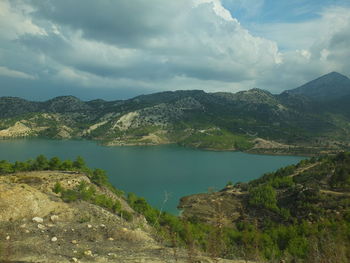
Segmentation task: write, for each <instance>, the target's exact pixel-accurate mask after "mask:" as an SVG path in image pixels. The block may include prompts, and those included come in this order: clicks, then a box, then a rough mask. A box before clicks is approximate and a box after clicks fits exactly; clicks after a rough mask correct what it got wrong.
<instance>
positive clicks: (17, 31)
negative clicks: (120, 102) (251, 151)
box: [0, 0, 350, 96]
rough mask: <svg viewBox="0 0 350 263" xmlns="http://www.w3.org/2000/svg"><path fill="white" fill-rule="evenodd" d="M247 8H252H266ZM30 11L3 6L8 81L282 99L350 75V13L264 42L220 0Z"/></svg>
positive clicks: (47, 6) (66, 0) (36, 4)
mask: <svg viewBox="0 0 350 263" xmlns="http://www.w3.org/2000/svg"><path fill="white" fill-rule="evenodd" d="M226 1H231V0H226ZM238 2H239V4H240V5H241V6H242V7H247V8H248V7H249V5H251V4H252V3H253V2H254V3H256V4H260V5H262V3H263V0H249V1H248V0H240V1H238ZM238 2H237V3H238ZM23 3H24V1H21V0H14V2H9V1H8V0H4V1H2V2H0V33H2V35H1V36H0V58H1V60H2V62H3V61H6V63H5V62H3V65H4V67H3V69H2V72H3V73H2V75H5V73H4V72H7V73H6V74H7V75H9V74H10V73H9V72H12V73H11V74H12V76H14V75H16V74H14V72H17V77H19V76H20V75H21V74H20V73H22V74H24V75H21V76H22V78H25V77H24V76H26V77H27V79H29V78H28V76H29V77H30V75H28V74H26V73H23V72H35V75H36V76H38V78H40V77H42V78H45V79H51V80H53V81H54V82H55V83H60V81H62V82H64V83H69V85H71V86H76V87H90V88H93V87H95V88H96V89H98V88H115V89H118V88H129V87H130V88H139V89H144V90H145V91H146V92H147V91H150V90H152V91H154V90H174V89H204V90H207V91H211V92H212V91H221V90H226V91H237V90H242V89H249V88H253V87H258V88H264V89H268V90H271V91H275V92H279V91H281V90H283V89H287V88H293V87H296V86H297V85H299V84H303V82H305V81H307V80H310V79H311V78H313V77H318V76H319V75H321V74H323V73H328V72H329V71H334V70H339V71H340V72H342V73H345V74H347V73H349V69H350V62H349V61H348V57H349V55H350V54H349V52H350V51H349V48H348V47H349V46H350V40H349V39H350V37H349V32H350V23H349V17H350V10H349V9H346V8H330V9H326V10H324V11H323V12H322V13H321V14H320V17H319V18H317V19H314V20H310V21H305V22H302V23H289V24H285V23H284V24H280V23H279V24H269V25H263V26H259V27H256V28H254V32H257V35H259V36H257V35H255V34H253V33H252V32H250V31H248V30H247V29H246V28H245V27H244V25H242V24H240V23H239V21H238V20H237V19H236V18H235V17H234V15H232V14H231V13H230V12H229V11H228V10H227V9H225V8H224V6H223V5H222V3H221V1H220V0H192V1H188V0H177V1H164V0H153V1H145V0H133V1H130V0H119V1H118V2H114V1H109V0H99V1H94V0H75V1H74V2H72V1H70V0H60V1H55V0H46V1H39V0H31V1H30V3H31V4H32V6H30V5H28V4H23ZM26 3H28V2H26ZM248 3H249V5H248ZM82 5H84V8H83V9H80V12H79V15H77V14H76V12H75V9H77V8H78V7H81V6H82ZM259 10H260V9H259V7H257V8H256V10H255V11H254V12H259ZM279 46H282V47H283V49H282V51H281V49H279ZM10 68H12V69H20V70H21V71H14V70H10ZM4 69H7V70H8V71H6V70H4ZM22 71H23V72H22ZM18 73H19V75H18ZM0 74H1V69H0ZM97 96H98V93H97Z"/></svg>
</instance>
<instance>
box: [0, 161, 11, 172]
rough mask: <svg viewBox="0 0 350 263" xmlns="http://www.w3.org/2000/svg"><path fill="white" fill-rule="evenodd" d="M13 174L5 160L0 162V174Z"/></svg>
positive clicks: (9, 164)
mask: <svg viewBox="0 0 350 263" xmlns="http://www.w3.org/2000/svg"><path fill="white" fill-rule="evenodd" d="M13 172H14V170H13V166H12V164H11V163H9V162H8V161H5V160H2V161H0V174H8V173H13Z"/></svg>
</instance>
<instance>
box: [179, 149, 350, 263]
mask: <svg viewBox="0 0 350 263" xmlns="http://www.w3.org/2000/svg"><path fill="white" fill-rule="evenodd" d="M179 208H180V209H182V216H183V217H184V218H186V219H187V220H192V221H196V222H203V223H207V224H211V225H221V226H222V227H224V226H226V227H227V228H233V229H236V231H237V230H239V231H243V232H244V231H246V232H245V233H246V235H247V236H246V238H247V239H248V240H249V241H246V242H247V244H245V245H246V246H247V247H250V249H251V253H254V247H256V248H258V250H260V252H262V251H263V253H264V254H265V257H267V258H268V259H269V260H271V261H269V262H276V261H273V260H275V257H276V256H277V255H280V257H282V258H284V259H286V262H349V260H350V251H349V248H350V239H349V234H350V153H340V154H338V155H336V156H324V157H320V158H318V159H316V158H313V159H310V160H304V161H301V162H300V163H299V164H297V165H292V166H288V167H285V168H281V169H279V170H277V171H276V172H274V173H269V174H265V175H264V176H262V177H261V178H259V179H257V180H254V181H251V182H249V183H240V182H237V183H236V184H233V183H231V182H229V183H228V184H227V186H226V187H225V188H224V189H223V190H221V191H219V192H213V193H203V194H196V195H191V196H187V197H183V198H182V199H181V201H180V205H179ZM235 235H238V234H237V232H236V233H235V234H233V237H232V238H233V240H236V239H237V238H238V237H237V236H235ZM243 242H244V241H243ZM249 242H250V243H249ZM243 244H244V243H243Z"/></svg>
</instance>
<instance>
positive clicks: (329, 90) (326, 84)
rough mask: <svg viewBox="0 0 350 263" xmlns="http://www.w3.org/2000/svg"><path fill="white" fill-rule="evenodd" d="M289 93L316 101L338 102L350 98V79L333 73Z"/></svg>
mask: <svg viewBox="0 0 350 263" xmlns="http://www.w3.org/2000/svg"><path fill="white" fill-rule="evenodd" d="M287 92H288V93H291V94H297V95H303V96H305V97H308V98H309V99H311V100H314V101H330V100H336V99H340V98H342V97H344V96H350V79H349V78H348V77H346V76H344V75H342V74H339V73H337V72H331V73H329V74H326V75H324V76H322V77H320V78H317V79H315V80H313V81H310V82H308V83H306V84H304V85H303V86H300V87H299V88H296V89H294V90H290V91H287Z"/></svg>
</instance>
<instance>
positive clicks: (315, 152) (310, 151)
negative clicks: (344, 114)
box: [0, 136, 346, 157]
mask: <svg viewBox="0 0 350 263" xmlns="http://www.w3.org/2000/svg"><path fill="white" fill-rule="evenodd" d="M33 139H34V140H35V139H47V140H55V141H65V140H76V141H90V142H95V143H97V144H99V145H101V146H104V147H135V146H136V147H152V146H161V145H176V146H179V147H183V148H188V149H194V150H200V151H211V152H243V153H247V154H256V155H271V156H300V157H314V156H320V155H324V154H336V153H339V152H342V151H345V150H346V149H345V148H344V149H340V148H339V149H334V148H329V149H327V148H321V147H320V148H319V149H318V148H305V149H302V148H299V147H300V146H299V147H298V146H294V145H293V146H292V147H290V148H289V149H288V150H286V148H266V149H264V148H251V149H236V148H228V149H219V148H201V147H193V146H189V145H183V144H181V143H176V142H167V143H150V142H147V143H142V142H131V143H128V142H120V143H113V142H109V141H107V140H104V139H88V138H82V137H72V138H49V137H38V136H27V137H11V138H1V139H0V142H1V141H7V140H33ZM310 147H311V146H310ZM303 148H304V147H303Z"/></svg>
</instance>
